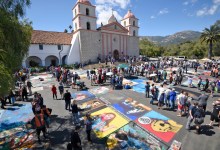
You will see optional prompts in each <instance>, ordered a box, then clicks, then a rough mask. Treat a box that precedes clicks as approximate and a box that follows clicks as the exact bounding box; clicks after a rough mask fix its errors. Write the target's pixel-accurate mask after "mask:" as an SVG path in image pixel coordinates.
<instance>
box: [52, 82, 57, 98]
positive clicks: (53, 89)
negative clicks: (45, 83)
mask: <svg viewBox="0 0 220 150" xmlns="http://www.w3.org/2000/svg"><path fill="white" fill-rule="evenodd" d="M51 91H52V94H53V99H54V98H56V99H57V88H56V86H55V85H53V86H52V88H51Z"/></svg>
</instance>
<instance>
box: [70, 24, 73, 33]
mask: <svg viewBox="0 0 220 150" xmlns="http://www.w3.org/2000/svg"><path fill="white" fill-rule="evenodd" d="M72 28H73V27H72V26H71V25H69V29H70V33H71V32H72V30H71V29H72Z"/></svg>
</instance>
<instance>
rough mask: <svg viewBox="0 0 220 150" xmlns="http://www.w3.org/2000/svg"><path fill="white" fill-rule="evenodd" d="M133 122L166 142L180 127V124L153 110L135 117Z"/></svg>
mask: <svg viewBox="0 0 220 150" xmlns="http://www.w3.org/2000/svg"><path fill="white" fill-rule="evenodd" d="M135 122H136V123H138V124H139V125H140V126H141V127H143V128H144V129H146V130H147V131H149V132H150V133H152V134H153V135H155V136H156V137H158V138H159V139H161V140H163V141H164V142H167V143H168V142H170V141H171V140H172V138H173V137H174V136H175V134H176V133H177V132H178V131H179V130H180V129H181V128H182V125H180V124H178V123H176V122H175V121H173V120H171V119H169V118H167V117H165V116H163V115H161V114H159V113H157V112H155V111H150V112H148V113H146V114H145V115H143V116H142V117H139V118H138V119H136V120H135Z"/></svg>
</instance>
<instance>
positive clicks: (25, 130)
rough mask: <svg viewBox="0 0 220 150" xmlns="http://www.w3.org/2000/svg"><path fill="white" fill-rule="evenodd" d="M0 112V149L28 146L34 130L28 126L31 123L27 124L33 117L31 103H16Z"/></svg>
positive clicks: (30, 144)
mask: <svg viewBox="0 0 220 150" xmlns="http://www.w3.org/2000/svg"><path fill="white" fill-rule="evenodd" d="M0 113H1V115H0V147H1V149H2V150H8V149H16V148H18V147H19V149H20V148H23V147H24V148H30V147H31V146H32V145H33V132H35V130H32V129H31V128H30V126H31V125H29V126H28V125H27V122H29V121H31V120H32V119H33V117H34V115H33V112H32V106H31V104H18V105H17V106H12V107H10V109H8V110H1V112H0Z"/></svg>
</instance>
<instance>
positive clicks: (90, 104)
mask: <svg viewBox="0 0 220 150" xmlns="http://www.w3.org/2000/svg"><path fill="white" fill-rule="evenodd" d="M104 105H105V103H104V102H103V101H101V100H100V99H97V98H96V99H92V100H90V101H87V102H84V103H82V104H79V105H78V107H79V108H81V109H84V111H83V112H84V113H88V112H90V111H92V110H94V109H97V108H100V107H102V106H104Z"/></svg>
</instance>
